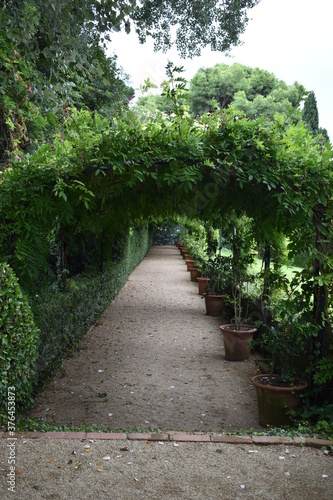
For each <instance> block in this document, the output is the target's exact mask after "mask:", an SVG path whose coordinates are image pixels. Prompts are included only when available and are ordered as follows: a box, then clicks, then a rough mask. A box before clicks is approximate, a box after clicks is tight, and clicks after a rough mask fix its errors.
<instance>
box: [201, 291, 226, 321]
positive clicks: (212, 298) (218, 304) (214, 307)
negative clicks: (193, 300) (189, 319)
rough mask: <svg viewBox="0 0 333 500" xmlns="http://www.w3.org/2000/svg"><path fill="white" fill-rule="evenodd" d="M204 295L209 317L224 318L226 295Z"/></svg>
mask: <svg viewBox="0 0 333 500" xmlns="http://www.w3.org/2000/svg"><path fill="white" fill-rule="evenodd" d="M203 295H204V297H205V304H206V313H207V316H222V315H223V311H224V298H225V294H221V295H212V294H207V293H204V294H203Z"/></svg>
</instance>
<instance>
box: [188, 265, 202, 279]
mask: <svg viewBox="0 0 333 500" xmlns="http://www.w3.org/2000/svg"><path fill="white" fill-rule="evenodd" d="M190 273H191V281H195V282H197V281H198V277H199V276H200V270H199V269H197V268H196V267H191V268H190Z"/></svg>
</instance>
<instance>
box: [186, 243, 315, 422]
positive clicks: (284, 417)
mask: <svg viewBox="0 0 333 500" xmlns="http://www.w3.org/2000/svg"><path fill="white" fill-rule="evenodd" d="M194 263H196V260H195V259H191V258H190V255H187V265H188V269H191V266H193V265H194ZM250 264H251V255H250V253H249V252H247V253H246V252H244V254H243V255H242V254H241V253H240V252H237V251H236V252H235V253H234V254H233V255H232V256H230V257H228V256H218V255H214V256H211V257H210V258H208V259H207V260H206V261H202V262H197V267H196V269H197V270H198V272H199V273H201V277H200V278H197V279H198V280H199V281H198V283H199V293H201V294H203V296H204V297H205V302H206V310H207V314H209V315H213V316H222V314H223V313H224V312H225V303H227V304H228V303H229V304H230V303H231V304H232V306H233V307H232V310H233V313H232V314H233V323H229V324H226V325H221V327H220V329H221V331H222V333H223V339H224V347H225V357H226V359H227V360H229V361H241V360H244V359H247V358H248V357H249V356H250V353H251V349H259V350H261V351H263V352H265V354H266V355H267V356H269V357H270V359H271V362H270V365H271V369H270V373H263V374H259V375H256V376H255V377H253V379H252V382H253V384H254V385H255V387H256V391H257V399H258V409H259V423H260V425H262V426H267V425H271V426H284V425H290V424H291V423H292V421H291V419H290V412H292V410H295V409H296V408H297V406H298V405H299V403H300V394H301V392H302V391H304V389H306V387H307V382H306V381H304V380H302V378H300V377H299V375H300V374H302V375H303V376H304V373H305V371H306V370H308V369H309V366H310V364H311V356H312V355H313V349H312V348H311V345H312V344H313V342H314V341H315V339H316V337H317V335H318V327H317V326H315V325H312V323H311V313H312V311H311V303H310V300H309V299H306V298H305V296H304V292H303V290H302V289H301V288H300V286H299V283H297V280H295V283H294V286H292V287H289V291H287V290H285V294H284V295H283V296H277V297H275V298H274V300H273V301H272V302H271V303H270V305H269V306H267V304H263V307H264V306H265V307H266V308H268V309H269V317H270V318H271V319H270V321H269V322H267V321H266V320H265V318H267V314H266V315H265V314H263V315H262V318H263V319H262V321H261V322H260V325H258V324H257V325H253V324H252V325H250V324H246V322H245V321H244V320H243V319H242V311H243V308H244V307H243V304H244V301H243V291H244V283H245V282H246V281H247V280H249V279H250V276H249V275H248V268H249V265H250ZM204 288H205V290H204ZM288 294H289V295H288ZM211 298H212V299H214V301H215V303H217V302H219V306H216V304H215V306H214V307H215V308H214V309H212V310H210V308H209V305H208V307H207V304H209V302H210V299H211ZM259 326H260V335H258V336H257V337H256V339H255V340H253V335H255V333H256V332H257V327H259Z"/></svg>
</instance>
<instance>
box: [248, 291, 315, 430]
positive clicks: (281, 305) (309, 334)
mask: <svg viewBox="0 0 333 500" xmlns="http://www.w3.org/2000/svg"><path fill="white" fill-rule="evenodd" d="M270 310H271V312H272V318H273V319H272V323H271V325H269V326H268V325H263V332H262V334H261V335H260V336H259V337H258V338H257V339H256V340H255V341H253V342H252V345H251V347H254V346H258V347H259V348H260V349H261V350H263V351H264V352H265V353H267V354H268V355H270V357H271V362H270V365H271V369H270V373H266V374H260V375H256V376H255V377H253V378H252V382H253V384H254V386H255V387H256V390H257V399H258V410H259V423H260V425H262V426H264V427H266V426H268V425H270V426H274V427H280V426H290V425H291V424H292V423H293V422H292V419H291V412H292V410H295V409H296V408H297V407H298V406H299V404H300V401H301V399H300V395H301V393H302V392H303V391H304V390H305V389H306V388H307V381H306V380H304V374H305V373H306V371H307V370H308V369H309V366H310V365H311V357H312V354H311V350H312V342H313V339H314V338H315V337H317V336H318V331H319V328H320V327H319V326H318V325H315V324H313V321H312V316H313V312H312V307H311V303H310V301H307V300H305V299H304V296H303V295H302V290H301V289H299V290H298V291H297V293H296V295H295V294H293V295H290V296H289V297H286V298H283V299H276V300H275V303H274V304H272V306H270Z"/></svg>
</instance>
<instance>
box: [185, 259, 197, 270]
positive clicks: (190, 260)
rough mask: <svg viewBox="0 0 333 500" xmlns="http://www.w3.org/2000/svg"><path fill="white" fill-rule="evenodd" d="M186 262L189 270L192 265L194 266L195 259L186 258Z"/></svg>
mask: <svg viewBox="0 0 333 500" xmlns="http://www.w3.org/2000/svg"><path fill="white" fill-rule="evenodd" d="M185 262H186V265H187V270H188V271H189V270H190V269H191V267H194V262H195V260H193V259H186V260H185Z"/></svg>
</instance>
